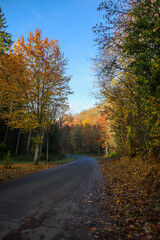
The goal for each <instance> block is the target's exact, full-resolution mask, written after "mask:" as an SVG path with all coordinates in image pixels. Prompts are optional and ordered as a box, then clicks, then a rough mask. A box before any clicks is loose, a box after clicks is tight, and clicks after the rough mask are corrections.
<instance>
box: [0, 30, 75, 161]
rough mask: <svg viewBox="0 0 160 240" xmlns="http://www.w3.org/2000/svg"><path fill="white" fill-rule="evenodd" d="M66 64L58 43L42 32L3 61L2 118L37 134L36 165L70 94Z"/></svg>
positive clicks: (0, 73) (0, 83)
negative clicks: (45, 141) (45, 140)
mask: <svg viewBox="0 0 160 240" xmlns="http://www.w3.org/2000/svg"><path fill="white" fill-rule="evenodd" d="M66 64H67V60H66V59H65V58H64V56H63V54H62V53H61V51H60V47H59V43H58V41H54V40H49V39H48V38H43V36H42V32H41V31H40V30H36V31H35V33H34V34H32V33H31V32H30V33H29V37H28V40H27V42H25V39H24V37H23V36H22V37H21V38H20V39H18V40H17V42H15V43H14V45H13V51H12V50H10V52H9V53H8V54H3V55H1V57H0V66H1V67H0V76H1V77H0V86H1V89H0V117H1V118H2V119H3V120H4V121H5V122H6V124H7V125H8V126H9V127H11V128H17V129H20V131H21V132H24V131H25V132H29V131H31V130H34V132H35V133H36V135H34V142H35V145H36V150H35V157H34V160H35V162H37V160H38V153H39V151H40V144H41V143H43V135H44V131H46V130H47V129H48V128H49V126H50V125H51V123H53V121H54V119H55V118H56V114H57V112H58V109H63V107H64V106H65V105H66V101H67V97H68V94H70V93H71V91H70V88H69V85H68V83H69V80H70V77H68V76H67V75H66V69H65V68H66Z"/></svg>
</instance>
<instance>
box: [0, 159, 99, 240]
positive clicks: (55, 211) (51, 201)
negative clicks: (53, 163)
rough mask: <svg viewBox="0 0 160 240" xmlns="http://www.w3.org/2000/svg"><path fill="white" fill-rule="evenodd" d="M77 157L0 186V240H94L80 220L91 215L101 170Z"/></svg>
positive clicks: (95, 161)
mask: <svg viewBox="0 0 160 240" xmlns="http://www.w3.org/2000/svg"><path fill="white" fill-rule="evenodd" d="M76 157H77V160H76V161H74V162H71V163H69V164H65V165H63V166H59V167H56V168H53V169H47V170H44V171H41V172H38V173H35V174H31V175H28V176H25V177H21V178H19V179H16V180H13V181H10V182H8V183H3V184H0V239H3V240H32V239H34V240H43V239H44V240H63V239H66V240H72V239H73V240H76V239H81V240H85V239H94V238H93V236H91V234H90V233H87V230H85V229H84V226H83V219H84V218H85V217H86V216H87V215H88V214H90V207H89V206H90V204H91V203H92V202H93V201H94V197H95V196H94V195H95V192H96V194H97V195H100V191H101V185H102V181H101V172H100V167H99V164H98V162H97V160H95V159H93V158H90V157H83V156H76ZM98 197H99V196H98ZM82 232H83V233H82ZM82 237H83V238H82Z"/></svg>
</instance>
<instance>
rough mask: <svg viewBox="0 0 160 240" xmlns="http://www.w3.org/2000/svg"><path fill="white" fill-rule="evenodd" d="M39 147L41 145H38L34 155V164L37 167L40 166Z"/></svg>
mask: <svg viewBox="0 0 160 240" xmlns="http://www.w3.org/2000/svg"><path fill="white" fill-rule="evenodd" d="M39 145H40V144H39V143H36V149H35V154H34V163H35V164H36V165H37V164H38V154H39Z"/></svg>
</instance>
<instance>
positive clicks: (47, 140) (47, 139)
mask: <svg viewBox="0 0 160 240" xmlns="http://www.w3.org/2000/svg"><path fill="white" fill-rule="evenodd" d="M48 146H49V139H48V132H47V145H46V162H48Z"/></svg>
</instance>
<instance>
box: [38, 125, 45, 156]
mask: <svg viewBox="0 0 160 240" xmlns="http://www.w3.org/2000/svg"><path fill="white" fill-rule="evenodd" d="M43 139H44V129H43V130H42V139H41V145H40V150H39V152H40V153H41V152H42V147H43Z"/></svg>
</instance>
